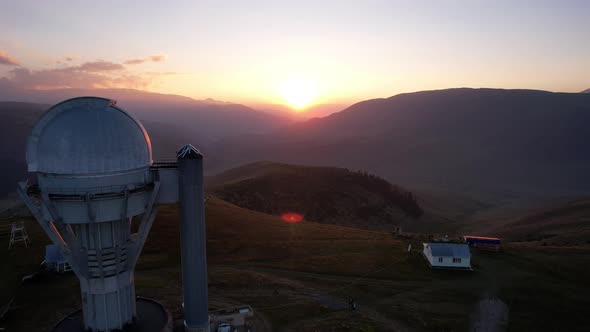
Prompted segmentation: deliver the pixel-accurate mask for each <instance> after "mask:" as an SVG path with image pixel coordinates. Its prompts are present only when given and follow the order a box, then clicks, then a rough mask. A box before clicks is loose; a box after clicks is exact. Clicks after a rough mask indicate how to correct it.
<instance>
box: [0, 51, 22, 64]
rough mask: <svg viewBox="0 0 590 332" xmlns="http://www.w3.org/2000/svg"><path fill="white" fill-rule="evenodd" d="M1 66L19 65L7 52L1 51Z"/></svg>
mask: <svg viewBox="0 0 590 332" xmlns="http://www.w3.org/2000/svg"><path fill="white" fill-rule="evenodd" d="M0 65H8V66H18V65H19V63H18V61H16V59H15V58H13V57H11V56H9V55H8V54H6V52H4V51H0Z"/></svg>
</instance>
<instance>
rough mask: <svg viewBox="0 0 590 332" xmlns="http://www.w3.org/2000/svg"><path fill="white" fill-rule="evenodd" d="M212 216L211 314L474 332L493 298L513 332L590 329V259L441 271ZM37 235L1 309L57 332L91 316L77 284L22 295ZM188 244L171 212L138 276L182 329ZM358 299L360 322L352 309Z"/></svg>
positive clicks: (511, 248)
mask: <svg viewBox="0 0 590 332" xmlns="http://www.w3.org/2000/svg"><path fill="white" fill-rule="evenodd" d="M206 217H207V235H208V246H207V250H208V262H209V294H210V295H209V296H210V306H211V309H218V308H223V307H226V306H231V305H238V304H250V305H252V306H253V307H254V309H255V311H256V312H257V313H259V314H260V317H263V318H264V319H265V320H266V322H267V323H268V324H269V325H271V328H270V329H271V330H273V331H349V330H350V331H392V330H404V331H467V330H469V327H470V321H471V319H472V316H473V315H474V313H475V311H476V308H477V303H478V302H479V301H480V300H481V299H484V298H487V297H489V296H495V297H498V298H499V299H500V300H502V301H503V302H504V303H505V304H506V305H507V306H508V310H509V319H508V330H509V331H588V330H590V322H589V321H588V320H587V316H588V314H589V313H590V312H589V309H588V308H590V288H589V287H588V280H590V271H589V269H588V267H589V266H590V250H588V249H587V248H564V247H549V246H545V247H542V246H531V245H521V244H513V245H508V246H507V248H506V250H505V252H504V253H499V254H489V253H488V254H479V253H475V254H474V257H473V265H474V267H475V271H474V272H463V271H432V270H431V269H430V268H428V266H427V264H426V262H425V261H424V259H423V258H422V257H421V256H420V252H419V251H420V249H421V245H420V241H419V239H411V238H410V239H406V238H399V239H396V238H393V237H392V236H391V235H390V234H386V233H381V232H372V231H365V230H358V229H353V228H345V227H337V226H331V225H322V224H317V223H311V222H301V223H297V224H287V223H285V222H283V221H282V220H281V219H279V218H277V217H273V216H269V215H266V214H262V213H257V212H253V211H249V210H245V209H241V208H238V207H236V206H233V205H231V204H228V203H226V202H223V201H220V200H217V199H211V200H210V201H208V203H207V214H206ZM27 228H28V230H29V233H30V235H31V237H32V240H33V246H32V247H31V248H28V249H25V248H21V247H19V248H16V249H14V250H10V251H8V250H7V249H6V246H5V244H7V243H5V242H2V243H0V260H1V261H2V264H3V265H2V267H3V270H4V271H3V272H4V273H3V274H1V277H0V278H1V279H0V281H1V284H0V285H1V286H0V300H1V301H2V302H1V304H3V303H5V302H7V301H8V300H9V299H10V298H12V297H13V296H15V301H14V305H13V307H14V308H13V309H12V310H11V311H10V312H9V314H8V315H7V317H6V319H5V320H3V321H1V322H0V327H4V328H6V330H7V331H47V330H48V328H50V327H51V326H52V325H53V324H54V323H55V322H57V320H59V319H60V318H61V317H63V316H64V315H66V314H67V313H69V312H71V311H73V310H75V309H77V308H78V307H79V305H80V300H79V289H78V284H77V280H76V278H75V276H73V275H71V274H69V275H54V276H48V277H46V278H43V279H42V280H39V281H36V282H30V283H26V284H23V285H21V284H20V278H21V277H22V276H23V275H24V274H28V273H31V272H33V271H35V270H36V269H37V268H38V266H39V263H40V262H41V261H42V260H43V248H44V245H45V244H46V243H48V240H47V239H46V237H45V235H44V234H42V232H41V230H40V229H39V227H38V226H36V224H35V222H33V221H30V222H28V223H27ZM179 238H180V236H179V234H178V220H177V212H176V207H175V206H165V207H162V208H161V209H160V212H159V215H158V218H157V220H156V222H155V224H154V227H153V229H152V232H151V233H150V236H149V238H148V243H147V244H146V248H145V250H144V253H143V254H142V257H141V259H140V262H139V264H138V267H137V269H136V287H137V294H138V295H141V296H147V297H151V298H155V299H158V300H160V301H162V302H163V303H164V304H165V305H166V306H167V308H168V309H169V310H170V311H171V313H172V314H173V316H174V318H176V319H178V318H181V317H182V311H181V309H180V303H181V282H180V279H181V278H180V257H179V246H178V242H179ZM408 243H412V244H413V248H414V250H413V251H412V252H410V253H407V252H405V248H407V245H408ZM349 296H352V297H353V298H354V299H355V300H356V302H357V303H358V311H357V312H355V313H351V312H349V311H348V310H347V303H346V299H347V298H348V297H349ZM1 304H0V305H1Z"/></svg>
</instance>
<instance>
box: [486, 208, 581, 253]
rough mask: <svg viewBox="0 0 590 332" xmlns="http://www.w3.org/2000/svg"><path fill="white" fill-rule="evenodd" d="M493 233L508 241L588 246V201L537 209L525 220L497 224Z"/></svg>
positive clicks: (525, 217)
mask: <svg viewBox="0 0 590 332" xmlns="http://www.w3.org/2000/svg"><path fill="white" fill-rule="evenodd" d="M491 232H492V233H495V234H497V235H499V236H503V237H505V238H506V239H508V240H510V241H515V242H527V243H530V244H541V245H553V246H588V245H590V200H589V199H582V200H576V201H572V202H569V203H566V204H560V205H558V206H553V207H548V208H544V209H538V210H537V211H534V212H530V213H528V214H527V215H525V216H521V217H517V218H513V219H508V220H507V221H497V222H496V226H495V227H493V228H492V230H491Z"/></svg>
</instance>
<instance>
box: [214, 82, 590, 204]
mask: <svg viewBox="0 0 590 332" xmlns="http://www.w3.org/2000/svg"><path fill="white" fill-rule="evenodd" d="M589 126H590V95H589V94H580V93H552V92H547V91H535V90H501V89H449V90H437V91H422V92H416V93H406V94H400V95H396V96H393V97H390V98H386V99H374V100H367V101H363V102H360V103H357V104H355V105H353V106H351V107H349V108H347V109H345V110H343V111H341V112H338V113H335V114H332V115H330V116H328V117H325V118H319V119H312V120H309V121H306V122H303V123H298V124H293V125H291V126H288V127H286V128H284V129H283V130H281V131H280V132H277V133H274V134H272V135H262V136H252V137H249V138H247V137H241V138H240V139H239V140H232V139H228V140H225V141H223V142H219V143H218V145H216V148H215V149H214V150H213V151H215V150H218V151H222V154H221V155H218V154H215V153H213V154H210V158H211V159H210V161H209V164H210V165H211V166H212V167H214V168H216V169H221V170H222V169H227V168H230V167H235V166H237V165H240V164H244V163H247V162H252V161H255V160H261V159H264V160H274V161H280V162H286V163H296V164H306V165H318V166H339V167H347V168H351V169H363V170H367V171H369V172H371V173H374V174H378V175H379V176H383V177H385V178H386V179H388V180H389V181H392V182H394V183H399V184H402V185H405V186H410V187H416V186H424V187H430V188H438V189H443V188H444V189H449V190H451V191H456V192H457V191H458V192H462V191H465V190H468V191H474V189H475V190H479V191H481V190H482V189H483V188H486V189H490V188H492V189H494V190H511V191H514V192H520V193H539V192H544V193H546V194H548V195H551V194H555V193H566V192H567V193H576V192H577V193H579V192H584V191H585V190H588V189H590V174H589V173H588V172H587V171H586V169H587V167H588V166H590V150H589V149H590V147H589V146H588V145H587V144H585V142H588V141H590V131H589V130H587V129H588V127H589ZM245 151H247V153H245Z"/></svg>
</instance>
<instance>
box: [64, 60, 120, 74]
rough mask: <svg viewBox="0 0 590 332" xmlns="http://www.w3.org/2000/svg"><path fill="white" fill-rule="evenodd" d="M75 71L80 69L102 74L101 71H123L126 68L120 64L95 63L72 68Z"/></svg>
mask: <svg viewBox="0 0 590 332" xmlns="http://www.w3.org/2000/svg"><path fill="white" fill-rule="evenodd" d="M72 68H74V69H78V70H80V71H87V72H101V71H111V70H123V69H125V67H124V66H123V65H122V64H119V63H113V62H108V61H102V60H100V61H94V62H85V63H83V64H81V65H80V66H78V67H72Z"/></svg>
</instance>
